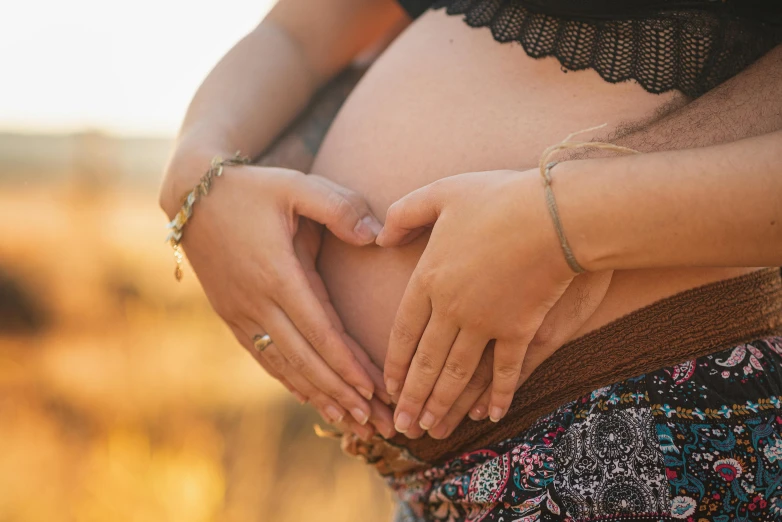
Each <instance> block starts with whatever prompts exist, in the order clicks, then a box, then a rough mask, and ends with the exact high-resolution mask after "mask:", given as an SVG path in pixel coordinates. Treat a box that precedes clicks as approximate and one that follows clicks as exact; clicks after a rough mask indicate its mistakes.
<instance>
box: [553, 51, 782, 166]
mask: <svg viewBox="0 0 782 522" xmlns="http://www.w3.org/2000/svg"><path fill="white" fill-rule="evenodd" d="M681 103H684V102H682V101H680V102H678V104H676V105H674V106H668V107H667V108H664V109H663V110H662V111H661V113H660V114H658V115H657V116H656V117H655V118H654V119H652V120H651V121H647V122H641V123H639V124H635V125H632V126H624V127H623V126H620V127H619V129H618V130H616V131H615V132H613V133H612V134H610V135H607V136H599V137H597V138H596V139H599V140H600V141H610V142H611V143H615V144H617V145H623V146H625V147H630V148H633V149H636V150H639V151H641V152H656V151H661V150H680V149H689V148H694V147H705V146H708V145H718V144H720V143H728V142H731V141H735V140H737V139H741V138H748V137H751V136H759V135H761V134H765V133H767V132H772V131H775V130H778V129H782V45H780V46H777V47H776V48H774V49H772V50H771V51H770V52H768V53H767V54H766V55H765V56H763V57H762V58H761V59H759V60H758V61H757V62H755V63H754V64H752V65H751V66H749V67H748V68H747V69H745V70H744V71H742V72H741V73H739V74H738V75H736V76H734V77H733V78H731V79H729V80H728V81H726V82H725V83H723V84H721V85H719V86H718V87H716V88H714V89H713V90H711V91H709V92H708V93H706V94H704V95H703V96H701V97H700V98H698V99H696V100H695V101H693V102H691V103H688V104H686V105H684V106H683V107H682V106H679V104H681ZM573 130H577V129H573ZM612 155H614V153H611V152H603V151H599V150H594V149H591V150H586V151H578V150H576V151H572V152H569V153H566V154H564V155H563V158H565V159H567V158H570V159H585V158H596V157H608V156H612Z"/></svg>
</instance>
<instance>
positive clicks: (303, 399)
mask: <svg viewBox="0 0 782 522" xmlns="http://www.w3.org/2000/svg"><path fill="white" fill-rule="evenodd" d="M293 396H294V397H296V400H297V401H299V404H307V397H305V396H304V395H302V394H301V393H299V392H296V391H295V392H293Z"/></svg>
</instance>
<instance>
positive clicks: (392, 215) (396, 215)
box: [386, 202, 405, 225]
mask: <svg viewBox="0 0 782 522" xmlns="http://www.w3.org/2000/svg"><path fill="white" fill-rule="evenodd" d="M404 211H405V209H404V206H403V205H402V204H400V203H399V202H396V203H392V204H391V206H390V207H388V210H387V211H386V224H390V225H395V224H397V223H399V222H400V221H401V220H402V219H403V218H404Z"/></svg>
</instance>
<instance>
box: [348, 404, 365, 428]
mask: <svg viewBox="0 0 782 522" xmlns="http://www.w3.org/2000/svg"><path fill="white" fill-rule="evenodd" d="M350 413H351V415H353V418H354V419H356V422H358V423H359V424H361V425H362V426H363V425H364V424H366V423H367V421H368V420H369V415H368V414H367V413H366V412H365V411H364V410H362V409H361V408H353V409H352V410H350Z"/></svg>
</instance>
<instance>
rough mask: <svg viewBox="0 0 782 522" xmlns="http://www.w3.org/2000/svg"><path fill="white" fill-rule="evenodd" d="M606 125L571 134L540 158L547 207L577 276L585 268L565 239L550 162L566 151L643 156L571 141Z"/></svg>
mask: <svg viewBox="0 0 782 522" xmlns="http://www.w3.org/2000/svg"><path fill="white" fill-rule="evenodd" d="M605 126H606V124H605V123H604V124H602V125H598V126H597V127H590V128H589V129H584V130H580V131H578V132H574V133H573V134H569V135H568V136H567V137H566V138H565V139H564V140H562V141H561V142H559V143H557V144H556V145H552V146H550V147H548V148H547V149H546V150H544V151H543V154H541V156H540V164H539V167H540V176H541V177H542V178H543V188H544V190H545V192H546V206H547V207H548V211H549V214H550V215H551V220H552V221H553V222H554V228H555V229H556V231H557V237H558V238H559V244H560V246H561V247H562V252H563V253H564V254H565V261H567V264H568V266H569V267H570V269H571V270H572V271H573V272H575V273H576V274H581V273H583V272H585V270H584V268H583V267H582V266H581V264H579V262H578V261H577V260H576V256H575V255H573V250H571V248H570V243H568V240H567V237H565V230H564V229H563V228H562V220H561V219H560V218H559V210H558V209H557V202H556V200H555V199H554V191H553V190H552V189H551V182H552V180H551V169H552V168H554V165H556V164H557V162H555V161H549V159H550V158H551V157H552V156H553V155H554V154H555V153H557V152H558V151H560V150H565V149H603V150H611V151H614V152H618V153H620V154H641V152H639V151H637V150H635V149H630V148H628V147H622V146H621V145H614V144H613V143H605V142H602V141H570V140H571V138H573V136H577V135H579V134H583V133H585V132H590V131H593V130H598V129H602V128H603V127H605Z"/></svg>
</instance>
